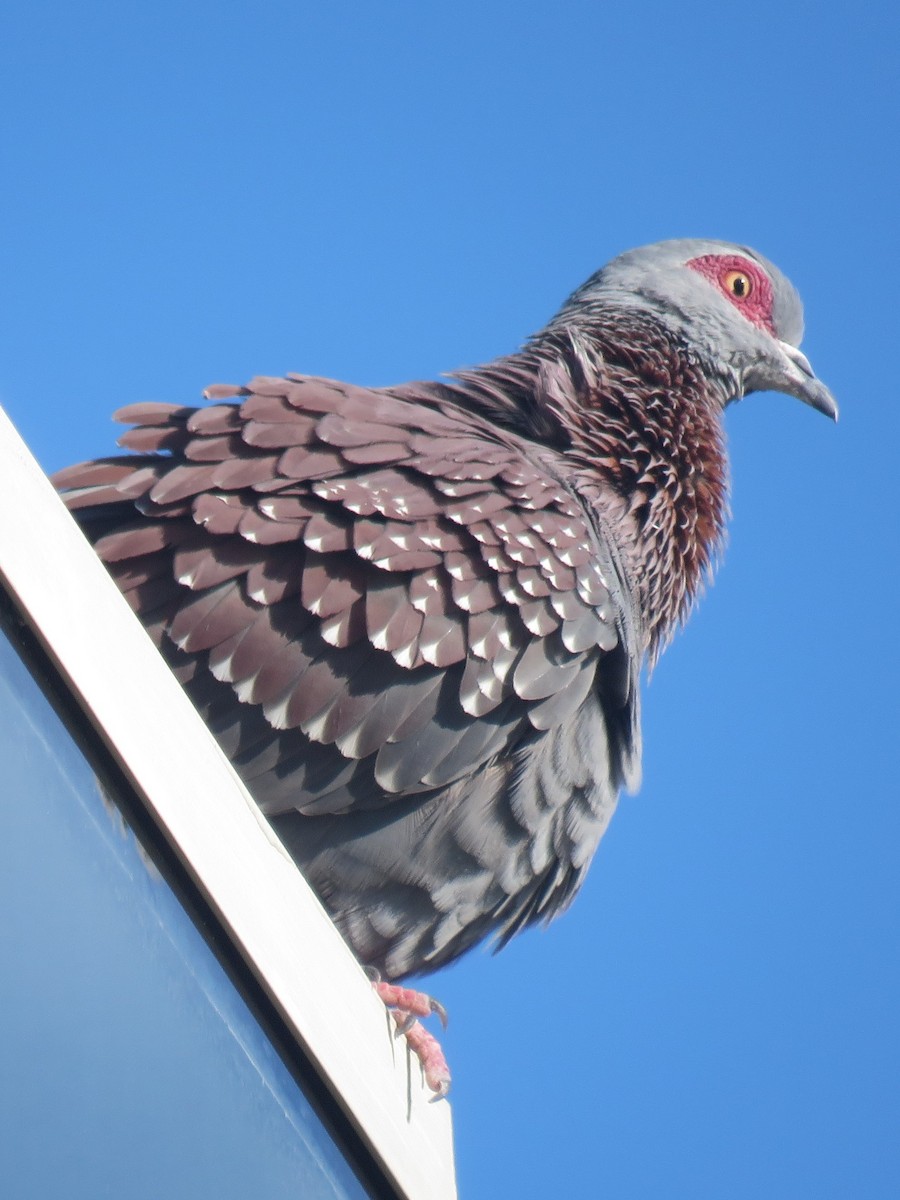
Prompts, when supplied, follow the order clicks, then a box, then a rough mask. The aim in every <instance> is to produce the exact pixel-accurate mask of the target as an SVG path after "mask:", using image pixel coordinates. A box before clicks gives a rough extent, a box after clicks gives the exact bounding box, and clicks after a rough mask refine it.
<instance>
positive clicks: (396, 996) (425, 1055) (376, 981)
mask: <svg viewBox="0 0 900 1200" xmlns="http://www.w3.org/2000/svg"><path fill="white" fill-rule="evenodd" d="M372 986H373V987H374V988H375V991H376V992H377V993H378V995H379V997H380V999H381V1000H382V1002H383V1003H384V1005H385V1007H386V1008H387V1009H388V1010H389V1011H390V1013H391V1015H392V1016H393V1018H394V1020H395V1021H396V1023H397V1034H396V1036H397V1037H400V1036H401V1035H402V1036H403V1037H405V1038H406V1044H407V1045H408V1046H409V1048H410V1050H412V1052H413V1054H415V1056H416V1058H417V1059H418V1060H419V1062H420V1063H421V1065H422V1070H423V1071H424V1072H425V1082H426V1084H427V1085H428V1087H430V1088H431V1090H432V1091H433V1092H434V1093H435V1095H434V1099H435V1100H442V1099H443V1098H444V1096H446V1095H447V1093H448V1092H449V1091H450V1069H449V1067H448V1066H447V1060H446V1058H444V1052H443V1050H442V1049H441V1047H440V1043H439V1042H438V1040H437V1038H436V1037H435V1036H434V1034H432V1033H429V1032H428V1030H427V1029H426V1028H425V1026H424V1025H422V1024H421V1022H420V1021H419V1019H418V1018H419V1017H430V1016H431V1015H432V1014H434V1015H436V1016H437V1017H438V1018H439V1019H440V1022H441V1025H442V1026H443V1027H444V1029H446V1028H447V1012H446V1010H445V1008H444V1006H443V1005H442V1004H439V1003H438V1002H437V1000H435V999H433V997H431V996H429V995H427V994H426V993H425V992H417V991H414V990H413V989H412V988H405V987H400V986H399V985H398V984H396V983H386V982H385V981H384V980H383V979H380V978H378V977H377V976H376V977H375V978H373V980H372Z"/></svg>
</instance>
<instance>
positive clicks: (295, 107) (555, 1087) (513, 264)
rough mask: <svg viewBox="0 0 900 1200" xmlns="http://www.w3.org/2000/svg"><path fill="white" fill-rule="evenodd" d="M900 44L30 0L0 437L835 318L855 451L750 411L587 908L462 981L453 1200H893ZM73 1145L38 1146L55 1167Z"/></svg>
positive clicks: (840, 22) (674, 25) (815, 31)
mask: <svg viewBox="0 0 900 1200" xmlns="http://www.w3.org/2000/svg"><path fill="white" fill-rule="evenodd" d="M898 35H900V19H898V16H897V9H896V5H894V4H888V3H875V4H874V5H871V6H861V5H859V4H852V5H851V4H849V3H845V2H844V0H836V2H835V0H832V2H831V3H829V4H827V5H818V4H813V3H804V4H798V3H784V2H781V3H778V4H774V3H756V4H754V5H727V4H722V3H715V4H712V3H704V4H693V5H691V4H688V5H670V4H664V3H641V2H639V0H638V2H636V3H629V4H624V3H606V2H600V0H592V2H590V3H566V2H564V0H563V2H559V0H558V2H557V3H554V4H552V5H549V4H548V5H546V6H544V5H537V4H533V5H524V4H521V3H519V4H514V3H499V2H497V0H480V2H479V3H472V2H470V0H461V2H457V3H455V4H453V5H441V6H437V5H434V6H432V5H428V4H421V3H403V4H389V3H388V4H372V3H329V4H324V3H316V4H312V3H303V2H301V0H293V2H292V3H284V2H282V3H262V2H260V3H254V4H251V3H248V2H246V0H238V2H233V3H228V4H213V3H211V2H204V0H179V2H178V3H173V2H172V0H157V2H156V3H154V4H146V3H134V2H133V0H118V2H117V3H97V2H95V0H81V2H80V3H78V4H71V3H61V2H59V3H45V2H42V0H32V2H31V3H28V4H24V3H21V2H19V3H13V4H11V5H9V6H8V7H7V9H6V13H5V16H4V17H3V18H2V21H0V78H2V80H3V95H4V99H3V109H4V119H3V131H2V144H3V153H2V164H3V176H4V179H3V188H2V200H0V205H2V214H3V219H2V245H3V250H2V260H0V289H2V293H3V296H2V312H3V319H2V326H0V402H2V404H3V405H4V406H5V407H6V409H7V411H8V412H9V413H10V415H11V416H12V418H13V420H14V421H15V422H16V424H17V425H18V427H19V429H20V430H21V432H22V433H23V435H24V436H25V438H26V439H27V441H28V442H29V443H30V445H31V446H32V448H33V449H34V451H35V453H36V455H37V456H38V458H39V459H40V461H41V463H42V464H43V465H44V466H45V467H46V468H47V469H48V470H50V469H54V468H57V467H60V466H62V465H64V464H66V463H68V462H71V461H75V460H78V459H81V458H85V457H90V456H94V455H97V454H103V453H106V452H108V451H109V450H110V448H111V447H112V444H113V438H114V436H115V431H114V427H113V426H112V425H111V424H110V423H109V420H108V417H109V413H110V412H111V411H112V410H113V409H114V408H116V407H118V406H119V405H121V404H124V403H128V402H131V401H136V400H142V399H151V398H152V399H161V400H170V401H177V402H185V403H191V402H193V401H195V400H196V399H198V397H199V395H200V391H201V389H202V388H203V387H204V386H205V385H206V384H208V383H210V382H213V381H216V380H225V381H236V382H240V381H242V380H243V379H245V378H247V377H249V376H251V375H252V374H255V373H280V372H283V371H287V370H298V371H306V372H311V373H320V374H325V375H333V376H337V377H339V378H344V379H349V380H353V381H355V382H360V383H371V384H386V383H391V382H396V381H398V380H401V379H407V378H411V377H423V376H433V375H435V374H437V373H439V372H441V371H444V370H449V369H452V368H453V367H456V366H460V365H463V364H467V363H474V362H477V361H481V360H483V359H485V358H488V357H490V356H493V355H495V354H499V353H502V352H505V351H508V350H510V349H512V348H514V347H516V346H517V344H519V342H520V341H521V340H522V339H523V338H524V337H525V336H526V335H527V334H528V333H529V332H530V331H532V330H533V329H535V328H537V327H538V326H540V325H541V324H543V322H544V321H545V320H546V319H547V318H548V317H549V316H550V315H551V314H552V312H553V311H554V310H555V308H556V307H557V306H558V304H559V303H560V301H561V300H562V299H563V298H564V296H565V295H566V294H567V293H568V292H569V291H570V290H571V289H572V288H573V287H574V286H575V285H577V284H578V283H580V282H581V281H582V280H583V279H584V278H586V277H587V275H589V274H590V273H591V272H592V271H593V270H595V269H596V268H597V267H598V266H600V265H601V264H602V263H603V262H604V261H606V260H607V259H608V258H609V257H611V256H612V255H614V254H615V253H617V252H619V251H621V250H624V249H627V248H628V247H630V246H633V245H638V244H641V243H644V242H649V241H654V240H656V239H658V238H662V237H674V236H685V235H697V236H713V237H724V238H729V239H733V240H736V241H742V242H746V243H748V244H750V245H752V246H755V247H756V248H758V249H759V250H761V251H762V252H763V253H764V254H766V255H768V256H769V257H771V258H772V259H774V260H775V261H776V262H777V263H778V264H779V265H780V266H781V267H782V268H783V269H784V270H785V271H786V272H787V273H788V274H789V275H790V276H791V277H792V278H793V279H794V281H795V282H796V283H797V285H798V287H799V288H800V290H801V292H802V294H803V295H804V298H805V300H806V311H807V329H808V337H807V340H806V343H805V346H804V348H805V350H806V351H807V353H808V354H809V357H810V358H811V360H812V362H813V364H814V366H815V368H816V370H817V371H818V373H819V374H820V376H821V377H822V378H823V379H824V380H825V381H826V382H827V383H828V384H829V385H830V386H831V387H832V389H833V391H834V392H835V394H836V395H837V397H838V399H839V401H840V402H841V405H842V420H841V423H840V424H839V425H838V426H837V427H836V428H835V427H832V426H831V425H830V424H829V423H828V422H827V421H825V420H824V419H823V418H822V417H820V416H819V415H817V414H815V413H813V412H812V411H810V410H808V409H805V408H803V407H802V406H801V405H799V404H798V403H797V402H795V401H792V400H790V399H788V398H786V397H771V396H761V397H755V398H751V399H750V400H748V401H747V402H746V403H745V404H742V405H741V406H739V407H737V408H735V409H733V410H732V411H731V412H730V414H729V418H728V428H729V438H730V443H731V448H732V459H733V475H734V491H733V507H734V520H733V525H732V532H731V544H730V546H729V548H728V552H727V554H726V558H725V564H724V567H723V569H722V571H721V573H720V575H719V578H718V581H717V583H716V585H715V586H714V588H713V589H712V590H711V592H710V594H709V595H707V596H706V598H705V600H704V602H703V603H702V605H701V607H700V610H699V611H698V612H697V613H695V615H694V617H693V619H692V621H691V623H690V626H689V628H688V630H687V631H686V632H685V633H684V634H683V635H682V636H680V637H679V638H678V640H677V641H676V643H675V644H674V645H673V646H672V648H671V649H670V651H669V652H668V653H667V654H666V655H665V656H664V658H663V660H662V662H661V664H660V666H659V668H658V669H657V671H656V673H655V675H654V678H653V680H652V681H651V683H650V685H649V687H648V688H647V690H646V696H645V745H646V755H645V777H644V785H643V789H642V792H641V794H640V796H639V797H637V798H634V799H631V798H629V799H626V800H624V801H623V803H622V805H621V806H620V811H619V813H618V815H617V817H616V819H615V821H614V822H613V828H612V830H611V832H610V834H609V836H608V838H607V840H606V842H605V843H604V845H603V846H602V848H601V851H600V854H599V856H598V859H597V861H596V863H595V865H594V868H593V870H592V872H591V875H590V877H589V880H588V883H587V885H586V887H585V889H584V891H583V893H582V894H581V896H580V897H579V898H578V900H577V901H576V903H575V906H574V908H573V909H572V910H571V912H570V913H568V914H567V915H566V916H565V917H564V918H562V919H561V920H560V921H559V922H558V923H557V924H556V925H554V926H553V927H552V928H551V929H550V930H548V931H545V932H542V933H531V934H529V935H526V936H525V937H523V938H521V939H519V941H518V942H517V943H516V944H514V945H512V946H511V947H509V949H508V950H506V951H505V952H504V953H503V954H502V955H501V956H500V957H499V958H492V957H491V956H490V955H488V954H486V953H476V954H475V955H474V956H472V957H471V958H470V960H468V961H466V962H464V963H462V964H460V965H459V966H457V967H455V968H453V969H451V970H449V971H446V972H444V973H443V974H442V975H440V976H437V977H435V978H434V979H433V981H432V983H431V986H432V989H433V990H434V991H435V993H436V994H437V995H439V996H440V998H441V999H442V1000H443V1001H444V1003H445V1004H446V1005H447V1007H448V1008H449V1010H450V1013H451V1017H452V1022H451V1027H450V1031H449V1033H448V1035H447V1038H446V1047H447V1051H448V1054H449V1056H450V1058H451V1061H452V1066H453V1069H454V1072H455V1086H454V1092H453V1109H454V1120H455V1125H456V1136H457V1155H458V1168H459V1179H460V1188H461V1195H462V1197H463V1198H464V1200H487V1198H489V1197H490V1198H494V1197H505V1196H510V1197H517V1198H520V1197H521V1198H525V1200H529V1198H531V1197H544V1196H556V1195H565V1196H566V1197H568V1198H571V1200H575V1198H578V1200H581V1198H590V1197H595V1196H598V1197H599V1196H602V1197H610V1198H614V1200H646V1198H657V1197H661V1198H666V1200H668V1198H672V1197H675V1198H681V1197H690V1200H705V1198H709V1200H719V1198H721V1197H728V1198H729V1200H744V1198H746V1200H758V1198H759V1197H761V1196H765V1197H767V1198H769V1200H777V1198H781V1197H784V1198H785V1200H788V1198H790V1200H794V1198H796V1197H807V1196H809V1197H815V1198H816V1200H826V1198H829V1197H834V1198H835V1200H838V1198H840V1200H844V1198H846V1197H848V1196H854V1197H864V1198H866V1200H870V1198H871V1200H874V1198H881V1197H884V1198H887V1197H895V1196H897V1195H900V1100H898V1079H900V1020H898V1014H900V961H898V958H900V954H898V952H900V947H898V911H900V870H898V847H900V816H898V812H900V803H898V792H900V788H898V749H897V747H898V731H897V725H898V704H897V698H896V679H897V676H898V668H900V663H898V653H897V649H898V645H897V620H896V612H895V610H896V607H897V596H898V586H900V571H898V543H900V539H898V534H897V511H898V505H897V494H898V493H897V489H898V482H897V474H898V472H897V467H896V456H897V446H898V444H900V401H898V397H897V395H896V392H897V383H896V375H897V370H896V362H895V360H896V356H897V353H898V349H897V347H898V336H897V313H898V308H900V305H898V298H897V284H898V279H900V253H898V251H900V245H898V234H897V222H898V194H900V189H898V182H900V177H898V145H897V141H898V134H897V130H898V115H900V114H898V99H897V95H898V88H897V61H898V55H900V36H898ZM48 1136H52V1131H48Z"/></svg>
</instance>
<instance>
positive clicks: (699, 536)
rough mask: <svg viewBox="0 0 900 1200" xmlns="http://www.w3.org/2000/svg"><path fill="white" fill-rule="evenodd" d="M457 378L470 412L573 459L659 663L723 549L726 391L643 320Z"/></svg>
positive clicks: (575, 475) (555, 339) (611, 324)
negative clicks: (610, 540) (614, 549)
mask: <svg viewBox="0 0 900 1200" xmlns="http://www.w3.org/2000/svg"><path fill="white" fill-rule="evenodd" d="M455 379H457V380H459V384H458V385H457V387H459V385H461V388H460V390H462V391H463V392H464V393H465V396H466V400H467V401H468V403H469V404H470V405H474V406H475V407H478V408H480V409H481V410H482V411H486V412H490V415H491V417H492V419H494V420H495V421H497V422H499V423H502V424H504V425H506V426H507V427H509V428H512V429H514V430H515V431H516V432H517V433H519V434H521V435H524V436H526V437H529V438H532V439H534V440H536V441H539V442H541V443H543V444H545V445H547V444H549V445H550V446H552V447H554V448H555V449H563V450H565V452H566V459H567V461H568V462H569V463H571V464H572V471H571V474H570V480H571V482H572V484H573V486H574V487H575V488H576V489H577V490H578V491H579V492H580V494H581V495H582V497H583V498H584V500H585V502H586V503H587V504H588V505H589V506H590V507H591V508H592V509H593V510H594V511H595V512H596V513H597V514H598V516H599V518H600V520H601V521H602V523H603V525H604V526H605V527H606V528H607V529H608V530H610V532H611V533H612V535H613V536H614V537H615V538H616V539H617V541H618V543H619V551H620V553H621V554H622V556H623V558H624V561H625V563H626V566H627V569H628V571H629V575H630V578H631V583H632V586H633V587H634V588H635V591H636V593H637V600H638V605H639V608H640V611H641V613H642V615H643V621H644V630H645V638H646V649H647V651H648V654H649V655H650V657H651V659H652V658H653V657H655V655H656V654H657V653H658V651H659V650H660V649H661V648H662V646H663V645H664V644H665V642H666V640H667V639H668V638H669V636H670V635H671V634H672V632H673V631H674V629H675V626H676V625H677V624H678V622H679V621H681V620H683V619H684V618H685V617H686V615H687V612H688V610H689V608H690V606H691V603H692V601H693V600H694V598H695V597H696V595H697V593H698V591H699V590H700V588H701V586H702V584H703V582H704V579H705V578H707V577H709V575H710V574H711V571H712V569H713V567H714V565H715V559H716V556H717V553H718V551H719V549H720V547H721V544H722V540H723V536H724V529H725V521H726V518H727V515H728V478H727V473H728V465H727V458H726V455H725V446H724V435H723V429H722V410H723V408H724V403H725V400H726V399H727V398H728V397H727V393H726V389H725V385H724V384H723V383H721V382H720V381H717V380H715V379H711V378H710V377H709V375H708V374H707V373H706V372H704V371H703V370H702V369H701V366H700V364H699V363H698V362H697V361H695V360H694V359H693V358H692V357H691V356H690V355H689V354H688V352H687V351H686V350H685V348H684V347H683V346H681V345H680V344H678V342H677V340H676V338H675V337H674V336H673V335H672V334H671V333H669V332H667V331H666V330H665V329H664V328H662V327H661V326H660V325H659V324H658V323H657V322H655V321H653V320H652V318H649V317H647V316H644V315H641V314H639V313H637V312H633V313H627V314H625V313H622V312H613V313H606V314H603V315H602V316H600V315H599V314H598V315H597V319H596V320H592V321H591V323H590V325H588V324H586V323H585V322H584V321H583V320H582V321H580V322H579V323H577V324H574V323H573V324H566V323H564V322H560V323H554V324H553V325H552V326H550V327H549V328H548V329H546V330H544V331H543V332H542V333H541V334H539V335H538V336H537V337H536V338H534V339H533V340H532V341H531V342H530V343H529V344H528V345H527V346H526V347H525V348H524V349H523V350H522V351H521V352H520V353H519V354H515V355H511V356H509V357H508V358H502V359H498V360H496V361H495V362H493V363H489V364H487V365H486V366H485V367H479V368H477V369H475V370H472V371H464V372H460V373H459V374H458V375H456V376H455ZM457 387H451V389H450V390H451V391H454V392H455V391H456V390H457Z"/></svg>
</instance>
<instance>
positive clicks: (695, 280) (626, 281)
mask: <svg viewBox="0 0 900 1200" xmlns="http://www.w3.org/2000/svg"><path fill="white" fill-rule="evenodd" d="M606 302H613V303H614V304H615V305H616V306H617V307H622V306H624V307H630V308H638V309H641V310H642V311H644V312H651V313H653V314H654V315H655V316H656V317H657V318H658V319H659V320H661V321H662V322H663V323H664V324H665V325H666V326H667V327H668V328H669V329H672V330H673V331H674V332H676V333H677V334H679V335H681V336H682V338H683V339H684V340H685V342H686V343H687V344H688V345H689V346H690V348H691V349H692V350H693V351H694V352H695V353H697V354H699V355H700V356H701V358H702V359H703V360H704V361H705V362H706V363H707V364H708V366H709V367H710V368H711V369H712V370H713V371H714V372H715V373H716V374H717V375H719V376H720V377H721V378H722V379H724V380H725V381H726V385H727V386H728V387H729V390H730V391H731V392H732V395H731V396H730V397H729V398H730V399H736V398H738V397H740V396H744V395H747V394H748V393H749V392H759V391H775V392H785V393H786V394H787V395H789V396H796V397H797V398H798V399H800V400H803V401H804V402H805V403H806V404H810V405H812V407H813V408H817V409H818V410H819V411H820V412H823V413H825V414H826V415H827V416H830V417H833V418H835V419H836V418H837V404H836V403H835V401H834V397H833V396H832V395H831V393H830V392H829V391H828V389H827V388H826V387H825V385H824V384H822V383H820V382H819V380H818V379H816V377H815V374H814V373H813V369H812V367H811V366H810V365H809V362H808V361H807V359H806V357H805V355H803V354H801V353H800V351H799V349H798V348H797V347H798V346H799V344H800V341H801V339H802V337H803V305H802V304H801V302H800V297H799V296H798V295H797V292H796V290H795V288H794V286H793V284H791V283H790V281H789V280H788V279H786V278H785V277H784V275H782V273H781V272H780V271H779V270H778V268H777V267H776V266H774V264H772V263H770V262H769V260H768V259H767V258H763V256H762V255H761V254H757V252H756V251H755V250H750V249H749V248H748V247H746V246H737V245H734V244H733V243H731V242H719V241H713V240H708V239H705V238H678V239H675V240H673V241H668V242H656V243H655V244H653V245H651V246H642V247H641V248H640V249H638V250H629V251H628V252H627V253H626V254H621V255H619V257H618V258H614V259H613V260H612V262H610V263H608V264H607V265H606V266H605V267H604V268H603V269H602V270H601V271H598V272H597V273H596V275H593V276H592V277H591V278H590V279H589V280H588V281H587V283H585V284H583V286H582V287H580V288H579V289H578V291H576V292H575V293H574V294H573V295H572V296H570V298H569V300H568V301H567V303H566V305H565V307H564V308H563V310H562V312H561V313H560V315H559V317H558V318H557V320H562V321H565V320H566V319H567V317H571V315H572V314H573V312H582V313H583V312H586V311H588V312H589V311H590V309H591V308H595V307H596V308H601V307H603V306H604V304H605V303H606Z"/></svg>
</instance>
